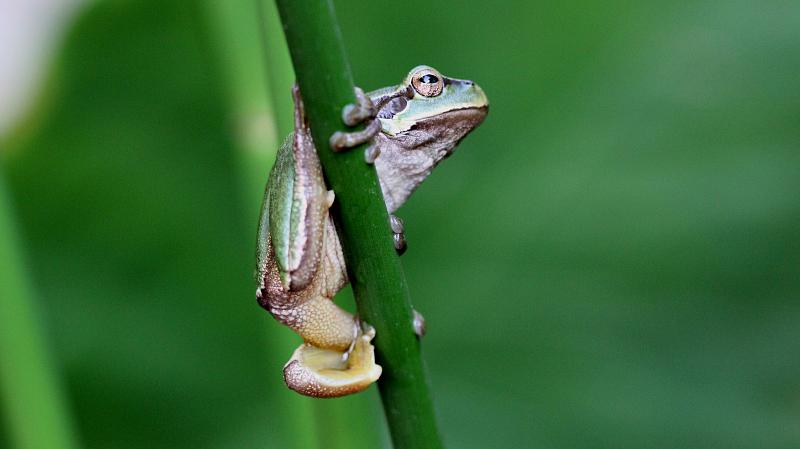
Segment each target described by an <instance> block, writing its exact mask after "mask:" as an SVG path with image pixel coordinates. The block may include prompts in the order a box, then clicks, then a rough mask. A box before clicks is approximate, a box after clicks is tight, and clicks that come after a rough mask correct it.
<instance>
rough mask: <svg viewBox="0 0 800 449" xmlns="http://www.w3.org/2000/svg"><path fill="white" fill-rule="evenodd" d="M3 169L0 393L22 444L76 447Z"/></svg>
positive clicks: (31, 448)
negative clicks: (20, 242) (27, 269)
mask: <svg viewBox="0 0 800 449" xmlns="http://www.w3.org/2000/svg"><path fill="white" fill-rule="evenodd" d="M13 221H14V220H13V218H12V213H11V205H10V204H9V200H8V196H7V194H6V190H5V184H4V182H3V179H2V173H0V392H1V393H2V394H0V398H2V399H3V401H2V402H3V406H4V408H5V415H6V418H7V421H8V429H9V434H10V437H11V442H12V444H13V445H14V447H16V448H18V449H74V448H77V447H78V442H77V438H76V436H75V432H74V430H73V428H72V422H71V419H70V416H69V413H68V407H67V406H66V401H65V399H64V394H63V391H62V388H61V385H60V384H59V381H58V376H57V374H56V371H55V370H54V363H53V362H52V359H51V355H50V353H49V352H48V346H47V342H46V338H45V337H44V329H43V326H42V323H41V322H40V321H39V320H40V316H39V314H37V308H36V304H35V303H34V297H33V293H32V288H31V286H30V284H29V281H28V278H27V275H26V270H25V267H24V261H23V257H22V254H21V252H20V248H19V244H18V240H17V234H16V231H15V229H14V225H13Z"/></svg>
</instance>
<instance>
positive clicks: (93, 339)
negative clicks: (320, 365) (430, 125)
mask: <svg viewBox="0 0 800 449" xmlns="http://www.w3.org/2000/svg"><path fill="white" fill-rule="evenodd" d="M265 3H266V2H265ZM335 4H336V7H337V15H338V18H339V21H340V25H341V28H342V33H343V36H344V41H345V44H346V46H347V50H348V53H349V57H350V62H351V65H352V68H353V72H354V77H355V80H356V82H357V84H359V85H360V86H362V87H364V88H366V89H374V88H378V87H382V86H386V85H391V84H396V83H398V82H399V81H400V80H401V79H402V78H403V77H404V75H405V73H406V72H407V70H408V69H410V68H411V67H413V66H415V65H417V64H429V65H433V66H434V67H436V68H438V69H439V70H441V71H442V72H443V73H445V74H447V75H450V76H454V77H460V78H469V79H472V80H475V81H476V82H477V83H479V84H480V85H481V86H482V87H483V88H484V90H485V91H486V93H487V94H488V96H489V98H490V101H491V112H490V115H489V117H488V119H487V121H486V122H485V123H484V124H483V125H482V127H481V128H479V129H478V130H477V131H476V132H475V133H473V134H472V135H470V136H469V137H468V138H467V139H466V140H465V141H464V142H463V143H462V144H461V146H460V147H459V149H458V151H457V152H456V154H455V155H454V157H452V158H450V159H448V160H447V161H446V162H445V163H444V164H443V165H442V166H440V168H438V169H437V173H436V174H435V175H434V176H432V177H431V178H430V179H429V180H428V181H427V182H426V183H425V184H424V185H423V186H422V187H421V188H420V189H419V190H418V193H417V194H416V195H415V196H414V197H413V198H412V199H411V200H410V201H409V203H408V204H407V205H406V206H404V207H403V208H402V209H401V210H400V212H399V215H400V216H402V217H403V218H404V219H405V220H406V229H407V231H406V235H407V237H408V239H409V242H410V250H409V251H408V253H407V254H406V255H405V256H404V257H403V264H404V266H405V270H406V275H407V278H408V282H409V285H410V288H411V293H412V295H411V296H412V299H413V301H414V305H415V307H416V308H417V309H418V310H420V311H422V312H423V313H424V315H425V317H426V318H427V321H428V329H429V332H428V335H427V336H426V337H425V340H424V357H425V359H426V361H427V366H428V371H429V373H430V381H431V384H432V389H433V393H434V398H435V402H436V408H437V413H438V416H439V424H440V427H441V432H442V434H443V437H444V440H445V443H446V444H447V446H448V447H450V448H617V449H618V448H632V449H633V448H636V449H644V448H653V449H664V448H727V449H733V448H797V447H800V77H798V73H800V26H798V24H800V4H798V3H797V2H790V1H786V2H781V1H776V2H753V1H669V2H667V1H658V2H657V1H651V2H632V1H610V2H609V1H604V2H600V1H579V2H514V3H512V2H477V1H475V2H465V1H461V2H445V1H436V0H425V1H418V0H413V1H407V2H361V1H354V0H351V1H344V0H339V1H336V2H335ZM263 14H265V15H266V19H265V20H264V23H266V30H265V35H266V40H267V41H268V45H267V50H266V51H265V50H264V47H263V40H264V38H263V37H262V36H263V35H262V34H261V33H260V32H259V29H258V26H259V25H258V24H259V23H260V22H261V20H260V19H259V9H258V8H257V6H256V4H255V3H252V2H250V1H244V0H236V1H233V0H230V1H227V2H226V1H219V2H215V1H208V2H186V1H178V0H160V1H155V0H152V1H150V0H137V1H133V0H128V1H99V2H90V3H86V4H85V5H84V6H83V7H82V8H81V10H80V11H79V12H78V14H76V16H75V17H74V21H73V22H72V23H71V24H70V25H69V27H68V30H67V32H66V33H65V35H64V38H63V40H62V42H61V43H60V44H59V45H58V50H57V51H56V52H55V55H54V60H53V61H51V62H50V63H49V64H48V67H49V70H48V75H47V76H46V81H45V82H44V83H43V84H42V85H41V86H40V87H41V89H40V92H39V94H38V96H37V100H36V103H35V106H34V107H33V108H32V109H31V110H30V112H29V113H28V114H27V115H26V116H25V117H24V118H23V119H22V120H21V121H19V122H18V123H17V125H16V126H15V127H14V128H13V130H12V131H11V132H10V133H8V134H7V135H6V136H0V137H1V139H0V145H1V147H0V157H2V172H1V175H2V185H3V187H0V189H3V190H4V196H7V197H8V199H9V200H10V206H9V207H8V208H7V209H8V210H7V211H6V212H7V213H8V214H7V215H8V217H6V218H7V220H5V221H6V222H7V223H6V227H7V224H8V223H12V227H13V229H12V230H11V231H10V232H12V234H11V235H16V236H17V237H18V238H17V239H16V240H15V245H16V246H15V247H16V248H17V252H16V254H17V255H18V256H19V257H16V258H8V257H7V258H5V259H0V270H2V271H3V272H5V273H9V272H14V273H16V271H15V270H19V274H18V276H21V277H24V278H25V279H24V280H23V281H22V282H23V283H26V284H27V285H28V286H29V289H28V290H30V292H31V294H30V295H28V296H29V297H30V298H32V299H33V300H34V301H35V307H36V311H38V313H39V315H38V316H37V320H38V321H37V322H39V323H40V324H41V328H42V330H43V332H44V338H46V340H47V345H48V347H49V350H50V360H51V362H52V363H51V365H52V368H53V369H54V370H55V376H56V377H57V378H58V379H60V385H61V387H62V388H63V392H64V398H65V403H66V408H67V410H68V412H69V413H70V414H71V416H72V418H71V420H72V422H73V423H74V426H75V429H76V432H77V434H78V435H79V440H80V442H81V443H80V444H81V445H82V446H83V447H86V448H112V447H113V448H179V447H180V448H184V447H185V448H244V447H247V448H320V449H321V448H338V447H351V448H352V447H355V448H359V449H360V448H374V447H387V445H388V439H387V435H386V430H385V424H384V422H383V417H382V411H381V409H380V399H379V397H378V395H377V391H376V389H375V388H374V387H372V388H370V390H368V391H367V392H366V393H363V394H361V395H358V396H356V397H351V398H345V399H341V400H329V401H314V400H310V399H307V398H303V397H300V396H298V395H295V394H293V393H290V392H288V391H286V390H285V389H284V387H283V386H282V379H281V367H282V365H283V363H284V362H285V360H286V359H287V358H288V357H289V355H290V353H291V350H292V348H293V347H294V346H296V345H297V344H299V338H298V337H296V336H294V335H293V334H291V333H290V332H289V331H288V330H287V329H285V328H282V327H281V326H279V325H278V324H277V323H276V322H275V321H274V320H273V319H272V318H271V317H270V316H269V315H268V314H267V313H265V312H263V311H262V310H261V309H260V308H258V306H257V305H256V301H255V299H254V284H253V281H252V278H251V276H252V269H253V260H254V257H253V253H254V247H255V245H254V238H255V227H256V215H257V212H258V208H259V207H260V204H259V197H260V194H261V189H262V188H263V184H264V183H265V181H266V175H267V173H268V170H269V168H270V161H271V157H272V155H273V151H274V149H275V147H276V146H275V144H274V143H275V140H276V139H277V138H278V136H279V134H281V133H283V132H285V131H286V126H287V120H286V117H288V114H289V113H290V110H289V107H290V96H289V90H288V87H289V85H290V84H291V80H292V77H291V72H290V69H289V68H288V67H287V66H286V63H285V61H286V59H285V57H286V56H285V54H284V53H285V49H283V41H282V40H281V39H282V37H281V35H280V32H279V30H278V29H276V28H275V19H274V17H272V16H271V14H272V9H271V7H270V6H267V7H266V8H264V9H263ZM265 55H266V56H265ZM265 60H266V61H267V62H266V63H265V62H264V61H265ZM268 86H269V87H268ZM273 108H274V109H273ZM273 111H274V112H273ZM276 129H277V130H278V131H277V132H276V131H275V130H276ZM6 231H8V230H7V229H6V230H3V229H0V232H6ZM20 264H22V267H23V268H24V269H20ZM15 276H17V275H15ZM4 300H5V301H8V300H9V297H7V298H5V299H4ZM7 318H8V317H7ZM12 344H13V345H16V346H19V347H22V348H25V347H26V345H27V344H28V342H26V341H13V342H12ZM6 368H9V367H6ZM10 369H12V370H13V367H11V368H10ZM0 391H3V390H0ZM2 394H3V395H5V396H6V399H8V396H9V395H10V394H12V393H9V391H8V390H7V389H6V390H5V392H4V393H2ZM2 400H3V397H1V396H0V401H2ZM3 410H5V411H2V412H0V413H3V414H6V415H7V414H8V411H7V410H8V409H7V408H4V409H3ZM9 423H10V421H9V420H6V421H5V424H4V425H3V427H1V428H0V429H2V430H0V445H4V446H8V447H11V444H12V440H13V436H12V435H14V432H15V430H14V428H13V425H12V424H9ZM41 431H42V432H47V429H46V428H42V429H41ZM398 449H399V448H398Z"/></svg>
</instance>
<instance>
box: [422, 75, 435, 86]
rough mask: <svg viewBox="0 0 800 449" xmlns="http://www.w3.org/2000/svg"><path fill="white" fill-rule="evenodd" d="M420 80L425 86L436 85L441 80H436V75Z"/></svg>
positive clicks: (426, 76)
mask: <svg viewBox="0 0 800 449" xmlns="http://www.w3.org/2000/svg"><path fill="white" fill-rule="evenodd" d="M419 80H420V81H422V82H423V83H425V84H435V83H437V82H439V78H436V76H434V75H422V78H420V79H419Z"/></svg>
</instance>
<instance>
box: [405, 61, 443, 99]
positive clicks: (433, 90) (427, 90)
mask: <svg viewBox="0 0 800 449" xmlns="http://www.w3.org/2000/svg"><path fill="white" fill-rule="evenodd" d="M411 85H412V86H414V90H416V91H417V92H418V93H419V94H420V95H422V96H425V97H435V96H437V95H439V94H440V93H442V88H443V87H444V80H443V79H442V75H440V74H439V73H438V72H436V71H435V70H433V69H430V68H425V69H423V70H420V71H419V72H417V73H415V74H414V76H413V77H412V78H411Z"/></svg>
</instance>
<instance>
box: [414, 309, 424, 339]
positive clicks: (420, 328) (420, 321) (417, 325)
mask: <svg viewBox="0 0 800 449" xmlns="http://www.w3.org/2000/svg"><path fill="white" fill-rule="evenodd" d="M411 312H412V313H413V315H414V317H413V319H412V324H413V325H414V333H415V334H417V337H419V338H422V337H424V336H425V317H424V316H422V314H421V313H419V312H417V309H411Z"/></svg>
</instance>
